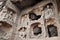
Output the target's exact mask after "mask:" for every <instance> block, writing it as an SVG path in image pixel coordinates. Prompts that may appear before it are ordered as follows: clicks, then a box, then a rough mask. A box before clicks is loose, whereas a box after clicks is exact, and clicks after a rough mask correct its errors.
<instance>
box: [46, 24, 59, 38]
mask: <svg viewBox="0 0 60 40" xmlns="http://www.w3.org/2000/svg"><path fill="white" fill-rule="evenodd" d="M47 28H48V34H49V37H55V36H58V32H57V27H56V26H54V25H48V26H47Z"/></svg>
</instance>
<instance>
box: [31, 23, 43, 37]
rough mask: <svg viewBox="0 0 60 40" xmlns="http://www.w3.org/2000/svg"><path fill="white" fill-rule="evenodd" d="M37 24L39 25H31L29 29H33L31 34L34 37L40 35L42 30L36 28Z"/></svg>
mask: <svg viewBox="0 0 60 40" xmlns="http://www.w3.org/2000/svg"><path fill="white" fill-rule="evenodd" d="M39 24H40V23H33V24H32V25H31V28H32V29H33V34H34V35H36V36H37V35H39V34H41V33H42V28H41V27H39V26H38V25H39Z"/></svg>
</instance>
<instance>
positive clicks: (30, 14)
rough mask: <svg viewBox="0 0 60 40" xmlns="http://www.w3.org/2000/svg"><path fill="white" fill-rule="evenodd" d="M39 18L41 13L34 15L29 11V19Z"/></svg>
mask: <svg viewBox="0 0 60 40" xmlns="http://www.w3.org/2000/svg"><path fill="white" fill-rule="evenodd" d="M39 18H41V15H36V14H34V13H29V19H31V20H38V19H39Z"/></svg>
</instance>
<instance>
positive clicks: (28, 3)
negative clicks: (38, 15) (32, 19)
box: [12, 0, 42, 10]
mask: <svg viewBox="0 0 60 40" xmlns="http://www.w3.org/2000/svg"><path fill="white" fill-rule="evenodd" d="M41 1H42V0H22V1H16V2H14V1H12V3H13V4H15V5H16V6H17V7H18V8H19V9H20V10H23V9H25V8H28V7H32V6H34V5H36V4H37V3H39V2H41Z"/></svg>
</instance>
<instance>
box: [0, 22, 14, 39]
mask: <svg viewBox="0 0 60 40" xmlns="http://www.w3.org/2000/svg"><path fill="white" fill-rule="evenodd" d="M12 31H13V28H12V25H10V24H8V23H7V22H3V21H0V38H3V39H8V38H10V37H11V34H12Z"/></svg>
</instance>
